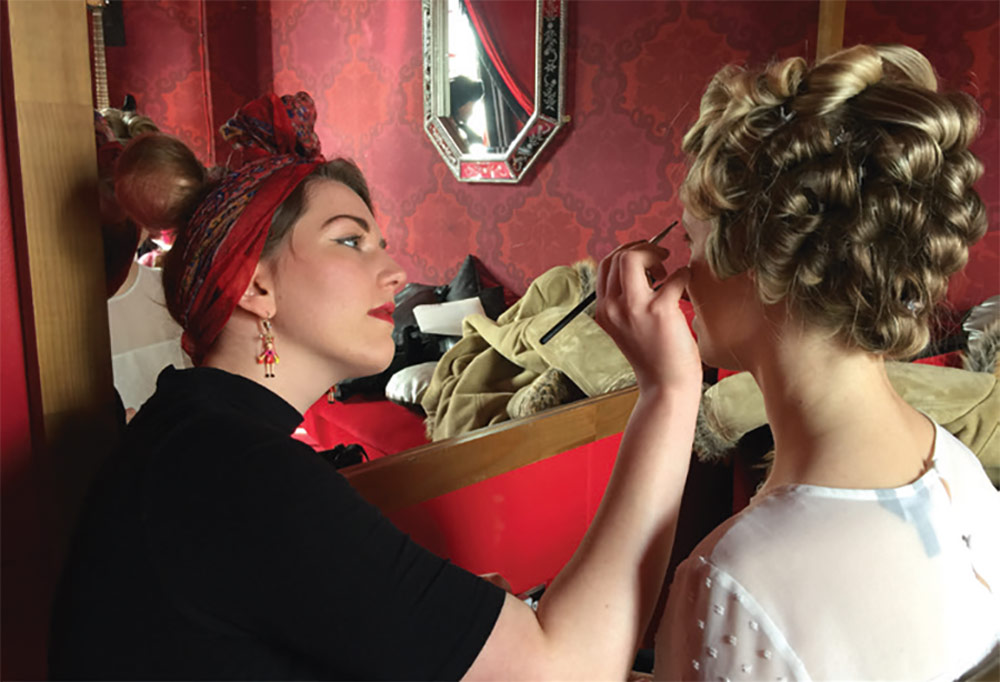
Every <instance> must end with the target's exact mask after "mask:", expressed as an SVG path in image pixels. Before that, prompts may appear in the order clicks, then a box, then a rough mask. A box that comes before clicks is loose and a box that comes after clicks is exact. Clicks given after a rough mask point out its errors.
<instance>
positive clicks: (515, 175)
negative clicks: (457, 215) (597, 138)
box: [423, 0, 568, 183]
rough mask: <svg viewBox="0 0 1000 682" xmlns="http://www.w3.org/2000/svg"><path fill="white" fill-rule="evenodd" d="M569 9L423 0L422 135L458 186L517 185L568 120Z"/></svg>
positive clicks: (559, 3)
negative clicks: (567, 21) (515, 183)
mask: <svg viewBox="0 0 1000 682" xmlns="http://www.w3.org/2000/svg"><path fill="white" fill-rule="evenodd" d="M565 13H566V4H565V0H423V16H424V128H425V129H426V131H427V135H428V137H430V139H431V141H432V142H433V143H434V146H435V147H437V149H438V151H439V152H440V154H441V157H442V158H443V159H444V161H445V162H446V163H447V164H448V167H449V168H450V169H451V171H452V173H454V174H455V177H456V178H458V179H459V180H462V181H464V182H507V183H514V182H517V181H518V180H520V179H521V177H523V175H524V173H525V172H526V171H527V170H528V169H529V168H530V167H531V165H532V163H534V161H535V159H537V158H538V156H539V154H540V153H541V151H542V149H544V147H545V145H547V144H548V143H549V141H550V140H551V139H552V138H553V136H554V135H555V133H556V131H557V130H558V129H559V128H560V127H562V125H563V123H564V122H565V121H566V120H568V117H566V116H565V115H564V112H563V100H564V97H563V93H564V81H565V52H566V47H565Z"/></svg>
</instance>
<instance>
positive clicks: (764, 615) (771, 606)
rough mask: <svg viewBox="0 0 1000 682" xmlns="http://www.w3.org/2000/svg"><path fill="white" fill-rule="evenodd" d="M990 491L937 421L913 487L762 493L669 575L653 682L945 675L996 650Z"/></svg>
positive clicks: (996, 506)
mask: <svg viewBox="0 0 1000 682" xmlns="http://www.w3.org/2000/svg"><path fill="white" fill-rule="evenodd" d="M998 523H1000V493H998V492H997V491H996V490H995V489H994V488H993V486H992V484H991V483H990V481H989V479H988V478H987V477H986V474H985V473H984V471H983V468H982V466H981V465H980V463H979V461H978V460H977V459H976V457H975V455H973V454H972V452H970V451H969V450H968V448H966V447H965V446H964V445H963V444H962V443H961V442H959V441H958V440H956V439H955V438H954V437H953V436H952V435H951V434H950V433H948V432H947V431H945V430H944V429H942V428H941V427H940V426H937V436H936V442H935V448H934V457H933V465H932V467H931V469H930V470H929V471H928V472H927V473H925V474H924V475H923V476H922V477H921V478H919V479H918V480H917V481H916V482H914V483H913V484H911V485H907V486H903V487H901V488H893V489H880V490H845V489H837V488H822V487H817V486H807V485H794V486H785V487H782V488H779V489H776V490H774V491H772V492H770V493H768V494H766V495H759V496H757V497H756V498H754V500H753V501H752V502H751V504H750V506H748V507H747V508H746V509H744V510H743V511H742V512H741V513H739V514H737V515H736V516H734V517H733V518H731V519H729V520H728V521H727V522H726V523H724V524H722V525H721V526H719V527H718V528H716V529H715V530H714V531H713V532H712V533H711V534H710V535H709V536H708V537H707V538H705V540H703V541H702V542H701V543H700V544H699V545H698V547H697V548H696V549H695V550H694V551H693V552H692V553H691V556H690V557H688V558H687V559H686V560H685V561H684V562H683V563H682V564H681V565H680V566H679V567H678V570H677V573H676V575H675V577H674V582H673V585H672V586H671V589H670V596H669V599H668V601H667V608H666V611H665V612H664V616H663V620H662V622H661V624H660V628H659V631H658V633H657V636H656V656H655V660H656V670H655V677H656V678H657V679H668V680H678V679H698V680H733V681H736V680H793V679H794V680H808V679H825V680H874V679H878V680H894V679H905V680H938V679H942V680H943V679H955V678H956V677H958V676H960V675H961V674H963V673H964V672H965V671H967V670H968V669H970V668H972V667H973V666H975V665H976V664H977V663H978V662H979V661H981V660H982V659H983V658H984V657H985V656H986V655H987V654H989V652H990V650H991V649H992V648H993V647H994V646H995V645H996V643H997V642H998V641H1000V598H998V595H1000V530H998V529H1000V526H998Z"/></svg>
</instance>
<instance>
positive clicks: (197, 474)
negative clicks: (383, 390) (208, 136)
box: [50, 93, 701, 680]
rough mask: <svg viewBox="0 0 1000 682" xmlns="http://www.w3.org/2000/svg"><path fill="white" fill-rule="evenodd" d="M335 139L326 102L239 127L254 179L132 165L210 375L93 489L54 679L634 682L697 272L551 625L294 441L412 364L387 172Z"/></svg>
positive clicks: (655, 357)
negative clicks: (388, 221)
mask: <svg viewBox="0 0 1000 682" xmlns="http://www.w3.org/2000/svg"><path fill="white" fill-rule="evenodd" d="M315 116H316V112H315V108H314V106H313V102H312V99H311V98H310V97H309V95H307V94H306V93H299V94H298V95H295V96H285V97H281V98H279V97H277V96H274V95H269V96H266V97H262V98H260V99H259V100H255V101H253V102H250V103H249V104H247V105H246V106H245V107H243V108H242V109H240V110H239V111H238V112H237V113H236V115H235V116H234V117H233V118H232V119H231V120H230V121H229V122H228V123H227V125H226V126H224V128H223V134H224V136H225V137H226V138H227V139H229V140H231V141H232V143H233V144H234V146H235V147H236V148H238V149H240V150H242V152H243V158H244V159H245V160H246V163H245V165H243V166H241V167H239V168H233V169H221V170H220V171H218V172H217V173H213V174H209V173H206V172H204V170H203V169H201V168H200V167H198V166H196V165H195V166H194V171H192V172H189V173H187V174H186V175H185V177H183V178H178V177H175V176H174V172H175V170H176V169H178V168H189V167H190V166H188V165H187V164H177V163H166V160H168V159H172V158H176V157H177V156H178V155H180V156H184V157H186V158H190V159H193V158H194V157H193V154H191V152H190V150H189V149H187V148H186V147H185V146H184V145H183V144H182V143H180V142H179V141H178V140H176V139H174V138H171V137H168V136H165V135H162V134H151V135H147V136H142V137H139V138H137V139H136V140H133V141H132V142H131V143H130V144H129V146H128V147H127V148H126V149H125V151H124V152H123V154H122V157H121V160H120V161H119V165H118V171H117V181H116V191H117V192H118V194H119V196H127V197H128V199H127V200H123V204H124V205H126V206H140V207H142V208H144V209H145V210H147V211H157V210H159V211H162V212H164V213H165V214H166V213H171V214H175V215H178V216H180V218H179V219H178V220H177V224H176V229H177V230H178V233H177V239H176V242H175V245H174V247H173V249H172V250H171V251H170V253H169V256H168V260H167V262H166V265H165V270H164V287H165V295H166V300H167V304H168V307H169V309H170V312H171V313H172V314H173V316H174V317H175V318H176V319H177V321H178V322H179V323H180V324H181V326H182V327H183V328H184V337H183V342H184V346H185V349H186V350H187V351H188V352H189V353H190V355H191V357H192V358H193V359H194V362H195V365H196V366H195V367H194V368H192V369H181V370H178V369H173V368H168V369H166V370H164V372H163V373H162V374H161V375H160V377H159V380H158V384H157V391H156V393H155V394H154V395H153V397H152V398H151V399H150V400H149V401H148V402H147V403H146V404H145V405H144V406H143V407H142V409H141V410H140V411H139V413H138V414H137V415H136V417H135V418H134V419H133V420H132V422H131V423H130V424H129V426H128V428H127V429H126V435H125V438H124V445H123V447H122V449H121V450H120V451H119V452H117V453H115V454H114V455H113V456H112V457H111V459H110V461H109V463H108V465H107V467H106V468H105V470H104V471H103V473H102V475H101V476H100V477H99V479H98V481H97V483H96V485H95V487H94V489H93V490H92V494H91V496H90V498H89V502H88V505H87V507H86V509H85V511H84V514H83V516H82V518H81V522H80V525H79V527H78V529H77V532H76V537H75V541H74V545H73V549H72V553H71V556H70V558H69V561H68V563H67V565H66V567H65V571H64V575H63V580H62V583H61V587H60V590H59V593H58V595H57V601H56V604H55V609H54V616H53V627H52V638H51V650H50V665H51V667H50V675H51V676H52V677H53V678H55V679H109V680H110V679H129V680H137V679H144V680H149V679H174V680H185V679H214V680H224V679H239V680H246V679H300V680H302V679H352V680H359V679H405V680H418V679H458V678H464V679H494V680H495V679H503V680H518V679H531V680H539V679H560V680H562V679H567V680H568V679H586V680H595V679H623V678H624V677H625V676H626V674H627V672H628V670H629V667H630V664H631V662H632V661H633V657H634V655H635V650H636V647H637V642H638V641H639V638H640V637H641V635H642V634H643V633H644V631H645V628H646V626H647V623H648V621H649V618H650V614H651V611H652V608H653V604H654V603H655V601H656V595H657V594H658V592H659V590H660V587H661V583H662V581H663V577H664V573H665V570H666V566H667V560H668V557H669V552H670V546H671V543H672V540H673V535H674V528H675V522H676V517H677V509H678V507H679V504H680V495H681V487H682V485H683V481H684V479H685V475H686V471H687V466H688V459H689V455H690V447H691V441H692V437H693V431H694V423H695V415H696V411H697V404H698V398H699V392H700V382H701V365H700V363H699V360H698V353H697V349H696V348H695V345H694V342H693V341H692V340H691V338H690V336H689V335H688V334H687V331H686V323H685V322H684V320H683V317H682V316H681V315H680V313H679V312H677V311H676V310H675V311H674V312H670V310H671V309H672V308H673V309H675V308H676V301H677V299H678V297H679V296H680V294H681V291H682V290H683V287H684V285H685V283H686V281H687V279H686V274H685V272H684V271H681V272H678V273H676V274H675V275H673V276H672V278H671V279H670V280H669V282H668V284H667V286H666V287H664V288H663V289H662V290H661V291H660V292H659V294H658V300H660V301H661V302H662V303H661V306H662V307H663V309H664V311H665V312H664V314H663V315H660V316H650V317H649V318H647V319H644V320H641V321H640V322H638V323H637V324H639V325H641V326H642V328H641V329H636V330H634V331H635V337H636V338H642V337H648V336H650V335H655V336H657V337H658V338H661V339H662V342H661V343H658V344H656V350H655V352H652V353H651V352H650V351H649V350H648V349H646V350H644V351H643V352H642V354H638V353H634V352H633V354H632V357H633V358H634V360H635V364H636V372H637V375H638V379H639V384H640V388H641V389H642V393H641V395H640V397H639V400H638V403H637V405H636V408H635V412H634V413H633V419H632V421H631V422H630V423H629V425H628V428H627V429H626V432H625V435H624V438H623V440H622V444H621V450H620V453H619V455H618V458H617V463H616V465H615V469H614V472H613V474H612V476H611V480H610V482H609V484H608V488H607V493H606V494H605V497H604V501H603V502H602V504H601V506H600V508H599V510H598V512H597V515H596V517H595V519H594V522H593V524H592V526H591V527H590V529H589V531H588V532H587V534H586V536H585V537H584V539H583V541H582V543H581V545H580V547H579V548H578V549H577V551H576V554H575V555H574V556H573V558H572V559H571V560H570V562H569V563H568V564H567V566H566V567H565V568H564V570H563V571H562V572H561V573H560V575H559V576H558V577H557V578H556V579H555V580H554V582H553V583H552V584H551V585H550V586H549V588H548V589H547V590H546V592H545V594H544V596H543V598H542V600H541V602H540V604H539V606H538V609H537V611H535V610H532V609H531V608H530V607H528V606H527V605H526V604H525V603H523V602H522V601H520V600H518V599H517V598H516V597H514V596H512V595H510V594H507V593H506V592H504V591H503V590H502V589H500V588H498V587H496V586H495V585H493V584H490V583H489V582H487V581H486V580H483V579H481V578H479V577H477V576H474V575H472V574H470V573H468V572H466V571H464V570H462V569H460V568H458V567H456V566H454V565H452V564H451V563H449V562H447V561H444V560H442V559H440V558H438V557H437V556H435V555H433V554H431V553H430V552H428V551H426V550H424V549H423V548H422V547H420V546H417V545H416V544H414V543H413V542H412V541H411V540H410V539H409V538H408V537H407V536H406V535H404V534H402V533H401V532H400V531H398V530H397V529H396V528H394V527H393V526H392V524H391V523H389V521H387V520H386V519H385V518H384V517H383V516H382V515H381V514H380V513H379V511H378V510H377V509H375V508H373V507H372V506H370V505H369V504H367V503H366V502H365V501H364V500H362V499H361V498H360V497H359V496H358V495H357V494H356V493H355V491H354V490H353V489H352V488H351V487H350V486H349V485H348V484H347V482H346V481H345V480H344V478H343V477H342V476H341V475H340V474H339V473H338V472H337V471H336V470H335V469H334V468H332V467H331V466H329V465H328V464H327V463H326V462H325V461H324V460H323V459H322V458H321V457H320V456H319V455H317V454H316V453H315V452H313V451H312V450H311V449H310V448H309V447H307V446H306V445H304V444H302V443H300V442H297V441H295V440H293V439H292V438H291V437H290V434H291V433H292V432H293V430H294V429H295V427H296V426H297V425H298V423H299V422H300V421H301V420H302V412H303V411H304V410H305V409H306V408H308V407H309V405H311V404H312V403H313V402H314V401H315V400H316V399H317V398H318V397H319V396H321V395H322V394H323V393H324V392H326V390H327V389H328V388H329V387H330V386H331V385H333V384H335V383H337V382H339V381H341V380H342V379H346V378H348V377H357V376H364V375H370V374H374V373H377V372H379V371H381V370H382V369H383V368H385V367H386V366H387V365H388V363H389V362H390V360H391V359H392V356H393V352H394V344H393V341H392V329H393V327H392V320H391V313H392V301H393V295H394V294H395V292H396V291H398V290H399V289H400V287H402V286H403V284H404V282H405V280H406V277H405V275H404V274H403V272H402V270H401V269H400V268H399V266H398V265H397V264H396V262H395V261H394V260H393V258H392V257H391V256H390V255H389V253H388V251H387V250H386V249H387V246H386V242H385V240H384V239H383V236H382V233H381V229H380V227H379V225H378V223H377V222H376V220H375V217H374V215H373V211H372V201H371V198H370V195H369V191H368V187H367V184H366V182H365V180H364V177H363V176H362V174H361V171H360V170H359V169H358V168H357V167H356V166H355V165H354V164H353V163H352V162H350V161H346V160H343V159H335V160H332V161H327V160H325V159H324V158H323V156H322V155H321V153H320V147H319V140H318V139H317V137H316V135H315V134H314V132H313V123H314V121H315ZM163 188H171V190H172V191H169V192H164V191H162V190H163ZM174 190H177V191H174ZM665 256H666V252H665V251H663V250H662V249H659V248H658V247H655V246H651V245H648V244H646V245H639V246H636V247H635V248H633V249H630V250H628V251H627V252H625V253H623V255H622V257H621V258H620V259H619V258H616V259H612V260H611V261H608V262H607V263H606V264H605V265H604V266H603V267H602V269H601V278H600V282H599V284H598V287H599V290H600V291H601V292H602V293H603V294H604V296H605V297H610V298H611V299H613V300H616V301H617V300H619V297H620V296H621V293H622V291H623V287H632V288H634V286H635V284H636V283H637V282H638V281H642V282H645V281H646V279H645V278H646V275H645V270H646V269H653V270H656V271H657V272H661V271H662V269H660V268H659V263H660V261H661V260H662V259H663V258H664V257H665ZM604 314H605V315H607V316H608V317H609V319H617V316H618V312H617V311H616V309H615V308H613V307H611V308H607V309H606V310H605V312H604ZM647 327H648V328H647ZM626 347H627V348H629V350H630V351H633V350H634V349H632V348H631V347H629V346H628V344H626ZM268 350H270V351H272V352H271V353H270V354H266V355H265V351H268ZM262 358H263V359H262ZM279 360H280V362H279ZM668 433H669V434H670V438H667V435H666V434H668Z"/></svg>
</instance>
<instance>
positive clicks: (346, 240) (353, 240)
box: [334, 234, 365, 249]
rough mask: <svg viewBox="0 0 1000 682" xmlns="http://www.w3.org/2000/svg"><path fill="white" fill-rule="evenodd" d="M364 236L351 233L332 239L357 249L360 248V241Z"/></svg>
mask: <svg viewBox="0 0 1000 682" xmlns="http://www.w3.org/2000/svg"><path fill="white" fill-rule="evenodd" d="M364 238H365V237H364V235H361V234H353V235H350V236H349V237H340V238H338V239H334V241H335V242H337V243H338V244H343V245H344V246H347V247H349V248H352V249H359V248H361V242H362V241H363V240H364Z"/></svg>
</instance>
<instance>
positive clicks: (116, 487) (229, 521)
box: [49, 368, 504, 680]
mask: <svg viewBox="0 0 1000 682" xmlns="http://www.w3.org/2000/svg"><path fill="white" fill-rule="evenodd" d="M301 419H302V415H300V414H299V413H298V412H297V411H296V410H295V409H294V408H293V407H291V406H290V405H289V404H288V403H286V402H285V401H284V400H282V399H281V398H279V397H278V396H276V395H275V394H274V393H272V392H270V391H268V390H267V389H265V388H264V387H262V386H260V385H259V384H257V383H255V382H253V381H250V380H248V379H245V378H243V377H239V376H235V375H232V374H228V373H226V372H223V371H220V370H216V369H210V368H197V369H188V370H180V371H178V370H174V369H173V368H168V369H166V370H164V372H163V373H162V374H161V375H160V377H159V380H158V382H157V392H156V394H155V395H154V396H153V397H152V398H151V399H150V401H149V402H147V404H146V405H145V406H143V408H142V409H141V410H140V411H139V413H138V414H137V415H136V417H135V418H134V419H133V420H132V422H131V423H130V424H129V426H128V428H127V429H126V434H125V440H124V445H123V448H122V450H121V451H120V452H119V453H117V454H116V455H115V456H114V457H112V459H111V460H110V461H109V462H108V465H107V466H106V467H105V468H104V470H103V471H102V474H101V476H100V477H99V479H98V480H97V482H96V483H95V485H94V487H93V489H92V491H91V495H90V498H89V500H88V503H87V506H86V508H85V511H84V514H83V516H82V517H81V520H80V526H79V528H78V529H77V534H76V537H75V539H74V545H73V549H72V552H71V555H70V558H69V561H68V563H67V566H66V568H65V570H64V575H63V580H62V583H61V585H60V589H59V593H58V595H57V600H56V605H55V609H54V614H53V625H52V641H51V645H50V651H49V664H50V671H49V673H50V676H51V677H53V678H56V679H65V678H70V679H95V678H100V679H132V680H142V679H175V680H180V679H201V680H221V679H242V680H251V679H397V680H417V679H457V678H459V677H461V676H462V675H463V674H464V673H465V671H466V670H467V669H468V667H469V665H471V663H472V661H473V660H474V659H475V657H476V655H477V654H478V653H479V651H480V649H481V648H482V646H483V644H484V642H485V641H486V638H487V637H488V636H489V634H490V632H491V631H492V629H493V625H494V624H495V622H496V619H497V616H498V615H499V612H500V607H501V605H502V604H503V599H504V593H503V591H502V590H500V589H498V588H496V587H495V586H493V585H491V584H489V583H487V582H485V581H483V580H480V579H479V578H477V577H476V576H474V575H472V574H470V573H468V572H467V571H464V570H463V569H461V568H458V567H456V566H454V565H453V564H451V563H449V562H447V561H445V560H443V559H441V558H439V557H437V556H435V555H433V554H431V553H430V552H428V551H427V550H425V549H423V548H421V547H420V546H418V545H416V544H415V543H413V542H412V541H411V540H410V539H409V538H408V537H407V536H406V535H404V534H403V533H402V532H400V531H399V530H398V529H396V528H395V527H394V526H393V525H392V524H391V523H390V522H389V521H387V520H386V519H385V517H383V516H382V515H381V514H380V513H379V512H378V510H376V509H375V508H374V507H372V506H371V505H369V504H368V503H367V502H365V501H364V500H363V499H361V497H360V496H359V495H358V494H357V493H356V492H355V491H354V489H353V488H351V486H350V485H349V484H348V483H347V481H346V480H345V479H344V478H343V477H342V476H341V475H340V474H339V473H337V472H336V470H334V468H333V467H332V466H330V465H329V464H327V463H326V462H325V461H324V460H323V459H322V458H321V457H320V456H319V455H317V454H316V453H314V452H313V451H312V450H311V449H310V448H309V447H307V446H305V445H303V444H302V443H299V442H297V441H295V440H293V439H292V438H290V436H289V434H291V433H292V431H293V430H294V429H295V427H296V426H297V425H298V424H299V422H300V421H301Z"/></svg>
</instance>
